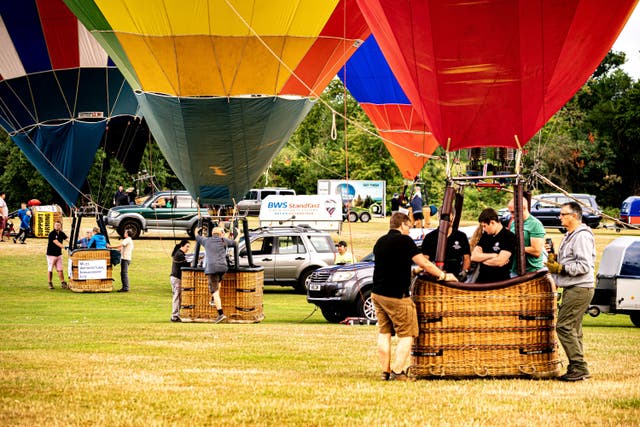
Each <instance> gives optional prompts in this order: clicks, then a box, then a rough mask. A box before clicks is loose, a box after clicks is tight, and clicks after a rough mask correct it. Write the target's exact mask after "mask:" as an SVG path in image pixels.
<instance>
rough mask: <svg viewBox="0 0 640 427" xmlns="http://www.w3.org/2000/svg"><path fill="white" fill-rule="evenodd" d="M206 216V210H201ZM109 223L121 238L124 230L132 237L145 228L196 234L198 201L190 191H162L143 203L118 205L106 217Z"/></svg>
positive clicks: (105, 220) (106, 221) (147, 229)
mask: <svg viewBox="0 0 640 427" xmlns="http://www.w3.org/2000/svg"><path fill="white" fill-rule="evenodd" d="M201 212H202V213H204V214H205V215H206V212H207V211H206V209H204V210H202V211H201ZM104 222H105V224H106V225H107V226H109V227H112V228H114V229H115V230H116V231H117V232H118V234H119V235H120V237H123V236H124V232H125V230H127V231H129V236H130V237H131V238H132V239H137V238H138V237H140V234H141V233H142V232H143V231H149V230H179V231H184V232H186V233H188V234H189V236H191V237H192V238H193V237H194V236H195V230H196V228H197V225H198V204H197V203H196V201H195V200H193V199H192V198H191V195H190V194H189V193H188V192H187V191H160V192H157V193H153V194H151V195H150V196H148V197H147V198H146V199H145V200H144V201H143V202H142V203H141V204H140V205H126V206H116V207H113V208H111V209H109V212H108V213H107V215H106V216H105V217H104Z"/></svg>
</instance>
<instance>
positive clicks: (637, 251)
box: [620, 242, 640, 277]
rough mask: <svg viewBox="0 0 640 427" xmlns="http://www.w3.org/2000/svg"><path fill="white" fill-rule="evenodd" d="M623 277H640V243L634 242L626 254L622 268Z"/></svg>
mask: <svg viewBox="0 0 640 427" xmlns="http://www.w3.org/2000/svg"><path fill="white" fill-rule="evenodd" d="M620 274H621V275H622V276H636V277H638V276H640V242H633V243H632V244H631V245H630V246H629V247H628V248H627V250H626V252H625V253H624V260H623V261H622V266H621V267H620Z"/></svg>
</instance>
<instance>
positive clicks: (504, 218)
mask: <svg viewBox="0 0 640 427" xmlns="http://www.w3.org/2000/svg"><path fill="white" fill-rule="evenodd" d="M498 219H499V220H500V223H501V224H502V226H503V227H507V226H508V225H509V222H511V212H509V208H501V209H498Z"/></svg>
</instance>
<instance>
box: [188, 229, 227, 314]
mask: <svg viewBox="0 0 640 427" xmlns="http://www.w3.org/2000/svg"><path fill="white" fill-rule="evenodd" d="M196 241H197V242H198V243H200V244H201V245H202V246H203V247H204V251H205V255H206V259H207V262H206V264H205V267H204V274H206V275H207V278H208V280H209V292H211V302H210V303H209V304H210V305H211V306H213V307H216V308H217V309H218V317H217V318H216V319H215V323H220V322H222V321H223V320H224V319H226V318H227V316H225V315H224V313H223V312H222V300H221V299H220V283H222V276H224V273H226V272H227V270H228V269H229V267H228V266H227V248H228V247H229V246H233V244H234V241H233V240H229V239H227V238H226V237H224V228H223V227H216V228H214V229H213V231H212V236H211V237H202V236H201V235H200V230H198V234H196Z"/></svg>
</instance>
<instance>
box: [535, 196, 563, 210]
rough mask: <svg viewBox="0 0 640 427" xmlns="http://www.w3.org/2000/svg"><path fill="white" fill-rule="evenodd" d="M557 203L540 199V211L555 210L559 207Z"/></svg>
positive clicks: (554, 200)
mask: <svg viewBox="0 0 640 427" xmlns="http://www.w3.org/2000/svg"><path fill="white" fill-rule="evenodd" d="M555 203H556V199H555V198H554V199H549V198H546V199H540V203H539V204H538V209H549V208H555V207H557V206H558V205H556V204H555Z"/></svg>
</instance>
